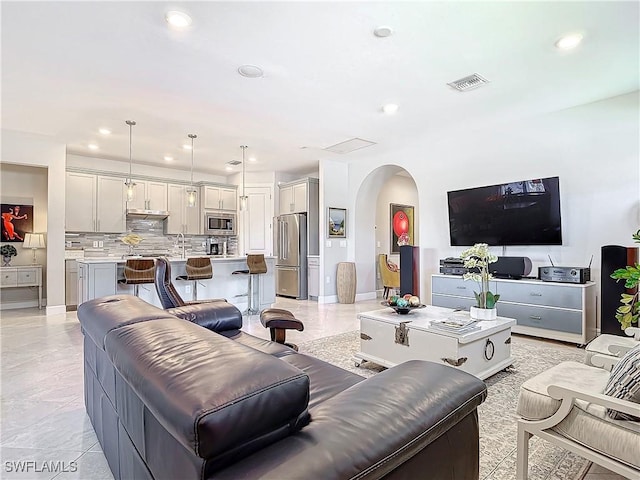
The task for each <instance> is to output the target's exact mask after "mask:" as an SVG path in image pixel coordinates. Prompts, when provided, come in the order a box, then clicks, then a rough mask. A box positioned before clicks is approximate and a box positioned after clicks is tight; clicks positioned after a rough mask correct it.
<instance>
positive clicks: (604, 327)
mask: <svg viewBox="0 0 640 480" xmlns="http://www.w3.org/2000/svg"><path fill="white" fill-rule="evenodd" d="M637 261H638V249H637V248H636V247H621V246H620V245H605V246H604V247H602V268H601V270H600V271H601V276H600V333H608V334H611V335H625V333H624V331H623V330H622V329H621V328H620V322H618V320H616V310H617V309H618V307H619V306H620V295H621V294H623V293H624V292H626V291H627V289H626V288H624V280H618V281H616V280H615V279H613V278H611V274H612V273H613V272H615V271H616V270H617V269H619V268H624V267H626V266H627V265H634V264H635V263H636V262H637ZM629 293H632V292H629Z"/></svg>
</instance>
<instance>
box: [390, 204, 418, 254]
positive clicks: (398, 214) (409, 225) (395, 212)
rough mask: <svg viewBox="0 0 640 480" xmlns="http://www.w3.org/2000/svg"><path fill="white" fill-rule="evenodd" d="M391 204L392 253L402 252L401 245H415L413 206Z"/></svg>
mask: <svg viewBox="0 0 640 480" xmlns="http://www.w3.org/2000/svg"><path fill="white" fill-rule="evenodd" d="M389 205H390V210H391V213H390V219H389V220H390V222H391V225H390V230H391V253H400V246H401V245H413V242H414V237H413V223H414V221H413V207H412V206H411V205H399V204H397V203H391V204H389Z"/></svg>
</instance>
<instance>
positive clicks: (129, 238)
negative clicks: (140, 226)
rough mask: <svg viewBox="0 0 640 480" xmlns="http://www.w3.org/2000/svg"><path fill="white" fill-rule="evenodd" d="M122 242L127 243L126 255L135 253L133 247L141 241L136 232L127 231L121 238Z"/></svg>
mask: <svg viewBox="0 0 640 480" xmlns="http://www.w3.org/2000/svg"><path fill="white" fill-rule="evenodd" d="M121 241H122V243H124V244H125V245H129V252H128V254H127V255H133V254H134V253H135V248H136V247H137V246H138V245H139V244H140V242H141V241H142V237H141V236H140V235H138V234H137V233H129V234H128V235H125V236H124V237H122V238H121Z"/></svg>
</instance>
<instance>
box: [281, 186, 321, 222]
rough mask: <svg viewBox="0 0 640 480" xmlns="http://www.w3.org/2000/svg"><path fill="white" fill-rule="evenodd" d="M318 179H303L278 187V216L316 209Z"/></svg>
mask: <svg viewBox="0 0 640 480" xmlns="http://www.w3.org/2000/svg"><path fill="white" fill-rule="evenodd" d="M318 186H319V185H318V179H317V178H305V179H302V180H296V181H293V182H288V183H283V184H281V185H280V195H279V200H280V207H279V208H280V210H279V213H280V215H284V214H287V213H304V212H311V211H314V210H317V209H318V194H319V189H318Z"/></svg>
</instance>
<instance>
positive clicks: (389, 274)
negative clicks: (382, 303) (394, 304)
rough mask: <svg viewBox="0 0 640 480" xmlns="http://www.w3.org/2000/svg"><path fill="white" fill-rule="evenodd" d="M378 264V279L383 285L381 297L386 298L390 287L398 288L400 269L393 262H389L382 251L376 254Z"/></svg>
mask: <svg viewBox="0 0 640 480" xmlns="http://www.w3.org/2000/svg"><path fill="white" fill-rule="evenodd" d="M378 266H379V267H380V279H381V280H382V285H383V286H384V292H383V293H382V297H383V298H387V297H388V296H389V291H390V290H391V289H392V288H400V269H399V268H398V266H397V265H396V264H395V263H392V262H389V261H388V260H387V255H386V254H384V253H381V254H380V255H378Z"/></svg>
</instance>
